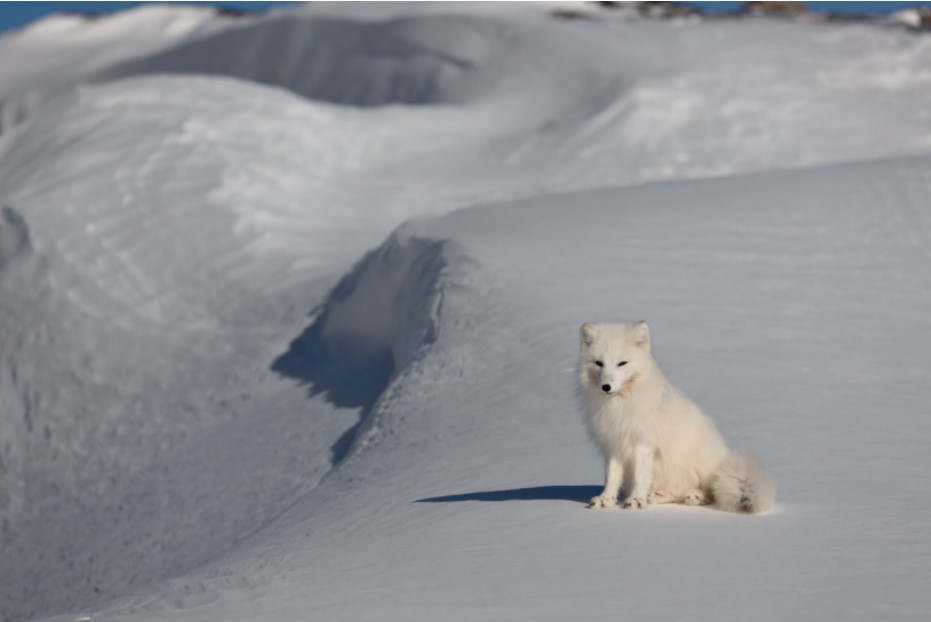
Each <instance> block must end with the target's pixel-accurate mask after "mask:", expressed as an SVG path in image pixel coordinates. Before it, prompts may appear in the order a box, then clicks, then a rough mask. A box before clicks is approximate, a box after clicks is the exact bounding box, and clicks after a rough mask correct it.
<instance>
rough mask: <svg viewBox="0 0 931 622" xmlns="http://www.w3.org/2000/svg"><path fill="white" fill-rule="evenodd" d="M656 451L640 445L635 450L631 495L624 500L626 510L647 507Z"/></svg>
mask: <svg viewBox="0 0 931 622" xmlns="http://www.w3.org/2000/svg"><path fill="white" fill-rule="evenodd" d="M653 454H654V449H653V448H652V447H649V446H647V445H640V446H638V447H637V448H636V449H635V450H634V461H633V467H634V468H633V473H631V476H632V477H631V480H632V483H631V487H630V494H629V495H627V498H626V499H624V506H623V507H624V509H626V510H629V509H640V508H645V507H646V506H647V497H648V496H649V495H650V487H651V486H652V484H653Z"/></svg>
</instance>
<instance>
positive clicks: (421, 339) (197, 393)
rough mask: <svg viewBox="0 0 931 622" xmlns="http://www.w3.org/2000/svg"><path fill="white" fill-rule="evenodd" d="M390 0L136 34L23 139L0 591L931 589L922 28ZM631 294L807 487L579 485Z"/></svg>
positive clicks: (328, 594) (906, 595)
mask: <svg viewBox="0 0 931 622" xmlns="http://www.w3.org/2000/svg"><path fill="white" fill-rule="evenodd" d="M391 9H392V10H395V11H400V14H398V15H393V16H391V17H390V18H389V19H381V18H380V17H379V18H378V19H366V20H362V21H360V20H359V16H358V15H347V14H346V13H353V12H355V11H357V10H358V9H356V8H353V9H352V10H351V11H350V10H349V9H345V10H343V9H340V8H337V9H332V8H330V9H327V11H324V13H325V15H323V16H320V17H316V18H315V17H312V16H310V15H305V14H304V13H303V12H295V13H282V14H279V15H272V16H268V17H266V18H259V19H256V20H249V21H247V22H244V23H241V24H238V25H237V26H236V27H235V29H232V28H226V26H224V27H223V28H220V27H218V26H216V25H215V24H213V23H205V24H204V25H203V28H201V27H198V28H196V29H194V30H192V31H191V33H192V34H190V35H188V34H185V35H184V36H182V37H181V42H180V43H179V44H178V45H177V46H176V47H170V49H166V48H165V47H164V46H162V45H161V44H159V49H161V50H163V51H162V52H158V53H155V54H146V53H142V52H145V50H143V47H144V46H140V48H139V50H141V52H140V54H138V55H135V54H129V52H131V51H132V47H133V46H132V45H131V42H130V38H129V37H128V36H127V38H122V39H120V41H121V42H122V43H121V45H124V47H123V50H124V51H127V54H126V55H125V56H123V57H122V58H128V57H129V56H131V55H133V56H137V59H136V60H135V61H133V62H131V63H129V64H122V63H118V64H116V65H114V64H110V65H109V66H108V67H106V68H102V69H100V71H99V72H98V71H97V69H96V68H95V69H94V73H95V76H94V81H95V83H94V84H92V85H84V86H79V87H76V88H64V87H62V88H61V90H60V91H59V90H56V91H55V92H56V94H55V95H54V96H53V97H52V98H51V99H49V100H48V101H46V102H45V103H44V104H43V105H41V106H40V107H37V108H36V109H35V110H33V111H32V112H31V113H30V114H29V115H28V116H27V117H26V118H25V121H24V122H22V123H20V124H18V125H17V126H16V127H15V128H12V129H11V130H10V131H8V132H6V133H5V134H4V135H3V136H2V138H0V206H3V209H2V212H0V310H2V311H0V343H2V344H3V348H2V350H0V407H2V413H3V426H0V516H2V519H3V520H2V532H0V535H2V540H0V542H2V546H3V551H2V555H0V560H2V561H0V617H2V618H10V619H24V618H32V617H39V616H44V615H49V614H53V613H63V612H70V613H67V614H66V615H65V616H64V617H63V618H62V619H73V618H74V617H75V616H77V615H78V614H84V613H92V614H93V615H94V616H95V617H96V616H104V615H108V616H114V615H119V616H123V617H130V618H140V619H150V618H151V619H155V618H158V619H163V618H164V617H165V616H168V615H170V616H172V617H179V618H181V619H203V620H214V619H217V620H219V619H224V620H226V619H274V618H275V617H283V618H286V619H292V618H293V619H297V618H300V619H305V618H306V616H307V612H308V611H311V612H313V613H314V614H319V615H321V616H322V615H327V616H328V617H334V618H336V619H367V618H384V617H386V616H388V617H393V618H399V619H400V618H404V619H407V618H412V619H419V618H422V617H427V616H430V617H433V616H435V615H438V614H439V613H440V612H448V611H449V610H454V613H455V615H456V616H458V617H460V618H462V619H467V618H468V619H474V618H476V617H478V618H501V617H508V618H520V617H524V616H526V617H529V616H531V615H533V616H534V617H541V616H542V617H551V618H553V619H564V618H566V617H568V616H569V615H570V612H573V613H574V612H578V611H586V612H588V613H590V616H589V617H592V618H601V617H607V616H608V615H612V616H613V615H617V612H618V611H620V610H621V608H622V607H624V606H626V607H628V608H630V609H631V610H632V612H633V613H637V612H641V613H652V614H656V615H657V616H661V617H664V618H666V617H683V616H682V615H681V612H682V611H683V609H682V607H683V606H686V605H689V604H692V606H696V607H712V608H713V610H703V611H701V612H698V613H696V614H695V615H694V616H691V617H696V618H701V617H707V616H708V615H714V616H715V617H728V616H732V617H734V618H735V619H737V618H741V619H746V618H755V617H756V618H761V619H762V618H765V619H782V618H784V617H787V616H788V615H789V614H792V615H795V616H797V617H801V618H807V617H814V616H815V615H818V614H819V613H824V612H829V613H831V612H833V613H836V614H837V615H838V616H839V615H841V614H844V615H845V617H854V615H853V614H856V615H861V616H862V617H863V618H864V619H875V618H877V617H881V618H902V619H905V618H908V617H910V616H911V617H923V616H925V615H926V614H927V611H928V606H927V601H926V600H923V599H922V597H921V591H920V586H921V585H922V584H923V582H924V583H926V582H927V578H928V570H929V556H928V552H929V551H928V542H927V539H926V538H925V537H924V534H923V533H922V529H921V527H920V526H921V524H922V523H923V522H926V521H927V513H928V512H927V510H928V507H927V504H924V503H923V502H922V501H921V499H920V498H919V499H917V500H912V499H911V496H914V495H913V493H912V492H911V490H912V488H913V487H912V486H909V485H908V484H906V482H909V480H910V478H914V477H916V476H917V473H918V472H919V470H922V471H923V470H924V469H925V467H926V466H927V459H926V458H924V457H923V453H922V452H921V448H922V446H923V445H922V443H924V441H926V440H927V437H928V430H927V429H926V427H922V418H921V416H920V414H921V412H922V411H921V409H922V404H923V403H926V398H927V396H926V395H925V392H926V389H925V388H924V387H923V386H922V379H923V378H926V377H927V366H928V364H927V357H926V356H924V355H923V351H924V350H925V349H926V348H925V347H924V346H925V344H924V343H923V339H922V338H916V337H915V335H923V334H924V333H925V332H927V331H926V326H925V324H926V323H927V317H928V313H927V311H928V308H927V305H928V300H927V292H928V287H927V286H928V282H927V277H926V276H924V268H925V266H926V265H927V260H928V258H929V257H928V250H927V249H928V244H927V243H928V237H927V236H928V229H927V213H926V212H927V210H926V209H925V203H926V201H925V199H924V197H926V196H927V190H928V183H929V175H928V173H927V172H926V171H928V170H929V169H928V161H927V156H924V155H915V154H926V153H928V146H929V137H931V126H929V123H928V110H929V106H931V102H929V100H931V84H929V80H931V74H929V73H928V70H927V67H928V66H929V64H928V62H927V61H928V57H929V55H931V50H929V48H928V46H929V45H931V43H929V41H928V39H927V38H926V37H925V38H922V37H915V36H911V35H909V34H907V33H904V32H898V31H888V30H874V29H871V28H869V27H864V26H829V25H812V24H798V23H795V24H789V23H777V22H769V21H763V20H759V21H758V20H754V21H748V22H718V23H714V24H683V23H678V22H674V23H667V22H644V21H634V22H622V23H611V24H608V23H565V22H558V21H555V20H550V19H547V18H545V17H544V15H543V14H542V12H541V11H540V9H539V8H537V7H532V9H526V10H523V9H522V10H521V11H516V10H514V9H511V8H509V9H508V10H507V11H502V12H498V11H497V10H494V11H491V13H489V11H490V9H487V8H482V9H480V10H476V12H474V13H472V12H471V11H469V13H470V14H468V15H455V14H453V15H450V14H448V13H447V10H446V9H443V10H440V11H439V13H440V14H433V13H434V12H435V11H436V9H427V10H425V11H423V12H422V11H421V10H420V9H417V10H413V9H405V10H404V11H401V9H399V8H398V7H391ZM379 10H381V9H379ZM166 11H167V9H166ZM169 12H170V11H169ZM144 21H145V20H143V22H144ZM41 26H42V25H41V24H40V25H39V28H40V30H41ZM27 32H28V31H27ZM349 34H351V35H353V36H351V37H349V36H348V35H349ZM336 35H339V36H336ZM8 41H9V40H7V39H5V38H4V39H0V45H3V44H4V43H5V42H6V43H8ZM92 48H93V46H91V47H90V48H88V49H89V50H91V49H92ZM101 49H103V48H101ZM242 49H246V50H253V51H254V50H265V51H266V52H268V51H269V50H272V51H275V50H277V51H278V52H276V53H277V54H281V55H285V56H286V55H287V54H288V53H292V54H293V55H294V56H292V57H290V58H291V59H292V60H294V62H293V63H291V64H289V63H286V62H281V63H266V62H264V60H265V56H263V55H261V54H260V55H259V56H258V57H259V58H260V59H261V60H263V62H261V63H252V64H250V63H249V62H248V61H249V58H248V57H247V56H244V55H237V52H238V51H239V50H242ZM734 49H740V50H741V51H742V53H741V54H739V55H735V54H733V53H732V50H734ZM300 59H305V60H306V62H302V61H301V60H300ZM320 59H325V60H326V59H329V61H328V62H330V63H336V64H337V65H338V67H339V71H334V72H332V73H327V72H326V71H323V70H324V69H326V67H327V63H322V62H320ZM201 62H203V63H205V64H199V63H201ZM0 65H3V63H2V62H0ZM53 65H54V64H53ZM53 68H54V67H53ZM276 68H278V69H281V70H282V71H280V72H276V71H273V70H274V69H276ZM2 69H3V67H2V66H0V70H2ZM50 71H51V70H50ZM165 72H168V73H175V74H199V73H203V72H206V73H211V74H219V75H214V76H213V77H204V76H200V75H174V76H165V75H160V76H147V77H136V76H137V74H150V73H165ZM321 72H322V73H321ZM53 73H54V72H53ZM49 75H52V74H51V73H50V74H49ZM124 76H125V78H123V77H124ZM117 78H121V79H117ZM54 82H55V81H54V80H53V79H51V78H50V81H49V84H52V83H54ZM258 83H261V84H258ZM59 86H60V85H58V86H56V89H58V87H59ZM53 90H54V89H53ZM49 92H52V91H51V90H50V91H49ZM773 102H785V105H774V104H773ZM347 104H348V105H347ZM399 104H406V105H399ZM411 104H415V105H411ZM838 111H843V114H841V113H839V112H838ZM864 128H869V131H864ZM892 156H897V157H898V159H893V158H892ZM903 156H908V157H903ZM877 158H885V159H884V160H877ZM854 160H865V161H866V162H864V163H861V164H850V165H845V166H834V167H827V168H824V167H822V168H811V167H812V166H813V165H816V164H825V163H831V162H841V161H854ZM799 167H805V170H799V171H795V172H791V171H788V172H783V173H761V174H758V175H753V176H743V177H728V178H722V179H719V180H717V181H692V182H677V181H666V183H660V184H655V185H646V186H637V187H631V188H627V189H613V190H608V189H605V190H591V188H594V187H600V186H610V185H618V184H627V185H629V184H634V183H640V182H644V181H654V182H656V181H663V180H676V179H681V178H696V177H708V176H718V177H722V176H732V175H734V174H736V173H745V172H749V171H760V170H765V169H773V168H799ZM567 190H582V192H580V193H577V194H554V193H555V192H560V191H567ZM516 197H525V198H524V199H523V200H522V201H518V202H516V203H510V204H507V205H495V206H493V207H474V208H471V209H466V210H463V211H459V212H455V213H453V214H451V215H449V216H444V217H441V218H439V219H436V220H423V221H416V222H414V223H411V224H408V225H404V226H402V227H401V228H400V229H398V230H396V231H395V232H394V233H393V234H391V235H390V236H389V238H388V241H386V242H384V243H383V244H382V245H381V246H378V245H379V243H380V242H382V241H383V240H384V239H385V236H388V235H389V233H390V232H391V231H392V230H393V229H395V227H397V225H398V224H399V223H401V222H402V221H404V220H405V219H408V218H411V217H415V216H420V215H424V214H443V213H448V212H450V211H451V210H453V209H455V208H462V207H466V206H473V205H480V204H489V203H491V202H495V201H497V202H500V201H501V200H502V199H504V198H511V199H514V198H516ZM376 246H377V248H376V250H374V251H370V252H368V253H367V251H369V249H372V248H373V247H376ZM554 250H557V252H554ZM366 253H367V254H366ZM360 257H361V259H360ZM354 263H355V267H353V264H354ZM636 317H646V318H647V319H649V320H651V322H652V324H653V327H654V331H655V333H656V342H657V344H658V347H659V354H660V357H661V360H662V361H663V362H664V363H665V364H666V366H667V369H668V371H669V372H670V374H671V375H672V377H673V378H675V379H677V380H679V382H680V383H681V384H682V385H683V387H684V388H686V389H687V390H688V391H689V392H690V393H691V394H692V395H693V396H694V397H696V399H697V400H698V401H699V402H700V403H702V404H703V405H705V406H706V407H707V408H708V409H709V411H711V412H713V413H715V414H716V415H717V416H718V418H719V420H720V421H721V424H722V427H723V429H724V432H725V435H726V436H727V437H728V438H730V439H732V440H733V441H734V444H735V445H736V446H738V447H744V448H747V449H750V450H752V451H754V452H756V453H758V454H759V455H760V456H761V457H762V458H763V459H764V461H765V462H766V463H767V464H769V466H770V467H771V468H772V470H773V471H774V474H775V476H776V479H777V483H778V484H779V485H780V489H781V501H780V503H781V505H780V509H779V511H778V512H777V513H775V514H774V515H771V516H767V517H761V518H759V519H750V520H746V519H739V518H737V517H729V516H725V515H720V514H716V513H713V512H711V511H703V510H685V509H682V508H661V509H656V508H651V509H650V510H649V511H648V512H644V513H643V514H642V515H641V514H637V515H630V514H623V513H620V512H617V513H613V512H612V513H605V514H595V513H590V512H584V511H582V509H581V506H580V505H579V502H580V501H581V500H583V499H584V498H586V497H588V496H591V491H592V490H594V487H595V486H596V485H597V484H599V483H600V482H599V479H600V476H599V474H600V470H601V467H600V465H599V464H598V459H597V456H595V454H594V451H593V450H592V449H591V448H590V447H589V445H588V443H587V441H586V440H585V437H584V433H583V431H582V429H581V425H580V420H579V417H578V413H577V408H576V405H575V404H574V401H573V395H572V393H573V383H574V371H573V370H574V354H575V350H576V344H575V339H576V331H577V326H578V324H580V323H581V322H582V321H585V320H591V319H614V318H627V319H633V318H636ZM698 326H700V327H701V330H700V331H698V330H696V327H698ZM874 330H875V331H876V338H875V339H869V337H870V336H871V335H872V334H873V333H872V331H874ZM864 337H866V338H867V339H864ZM866 344H869V346H868V347H864V346H865V345H866ZM875 412H881V413H883V417H884V419H883V420H882V422H881V423H880V420H878V419H877V420H875V421H874V416H875V415H874V414H873V413H875ZM842 418H843V420H841V419H842ZM535 424H536V425H535ZM844 424H847V425H844ZM837 428H841V430H840V431H838V430H837ZM864 454H866V457H864ZM812 473H814V475H812ZM890 482H891V483H890ZM854 487H856V488H854ZM906 494H908V495H909V499H907V500H906V499H904V496H905V495H906ZM448 497H452V498H448ZM418 501H420V502H419V503H418ZM485 501H493V502H497V503H484V502H485ZM893 513H894V514H893ZM890 515H891V516H894V519H893V525H894V526H893V527H892V528H889V527H887V526H886V522H885V521H886V520H887V519H888V518H889V517H890ZM733 521H737V522H733ZM567 527H568V528H569V529H567ZM574 527H575V528H576V529H573V528H574ZM641 536H642V537H641ZM664 536H666V537H664ZM774 542H775V543H779V546H774V545H773V543H774ZM631 552H633V553H635V554H637V557H638V561H637V562H636V563H633V564H631V563H628V560H630V559H631V558H632V556H631V554H630V553H631ZM699 560H701V561H699ZM670 562H672V563H670ZM751 562H752V563H751ZM622 564H623V567H619V566H620V565H622ZM753 564H758V565H753ZM709 568H711V569H713V571H711V570H709ZM197 569H199V570H197ZM195 570H196V572H193V573H192V571H195ZM609 577H610V579H609ZM659 577H662V578H663V579H662V580H663V581H667V582H669V583H671V584H672V585H674V586H678V588H679V589H674V590H669V591H667V590H663V591H662V592H659V591H658V590H657V589H656V588H655V584H656V583H657V582H658V578H659ZM171 578H174V579H172V580H170V581H167V582H161V583H160V581H162V580H164V579H171ZM769 583H772V584H773V587H772V589H769V588H767V587H766V586H767V585H769ZM730 584H733V585H734V586H735V587H734V589H733V592H730V591H727V590H724V589H723V588H722V587H721V586H723V585H730ZM619 586H624V587H623V588H621V587H619ZM651 586H653V587H651ZM622 589H623V590H630V592H629V594H630V597H628V596H627V592H623V591H619V590H622ZM800 591H801V592H802V595H801V596H800ZM847 591H853V592H855V593H854V594H852V595H848V594H847ZM708 593H715V594H721V597H720V601H718V600H710V599H708V598H704V597H702V598H700V596H702V595H707V594H708ZM127 595H129V596H127ZM634 595H636V596H637V598H639V599H640V601H639V602H638V601H637V600H636V599H635V598H634ZM756 601H761V602H763V603H765V607H757V608H755V609H748V607H750V606H751V605H752V604H753V603H754V602H756ZM696 602H697V603H698V604H697V605H695V604H694V603H696ZM169 610H170V611H171V612H172V613H168V611H169ZM708 611H710V613H709V612H708ZM848 612H849V613H851V615H850V616H846V614H847V613H848ZM685 617H690V616H688V615H686V616H685Z"/></svg>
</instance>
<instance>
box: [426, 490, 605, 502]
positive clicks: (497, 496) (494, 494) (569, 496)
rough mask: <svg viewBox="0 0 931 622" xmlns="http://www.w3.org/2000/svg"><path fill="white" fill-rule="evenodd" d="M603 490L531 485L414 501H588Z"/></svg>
mask: <svg viewBox="0 0 931 622" xmlns="http://www.w3.org/2000/svg"><path fill="white" fill-rule="evenodd" d="M600 492H601V486H531V487H530V488H510V489H507V490H484V491H479V492H465V493H462V494H458V495H446V496H444V497H429V498H427V499H418V500H417V501H415V502H414V503H455V502H457V501H575V502H577V503H588V502H589V500H590V499H591V498H592V497H594V496H595V495H597V494H598V493H600Z"/></svg>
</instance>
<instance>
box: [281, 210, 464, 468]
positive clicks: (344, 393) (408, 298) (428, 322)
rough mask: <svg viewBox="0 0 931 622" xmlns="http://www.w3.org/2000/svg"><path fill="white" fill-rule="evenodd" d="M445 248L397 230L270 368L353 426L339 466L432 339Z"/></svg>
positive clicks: (336, 453) (336, 448)
mask: <svg viewBox="0 0 931 622" xmlns="http://www.w3.org/2000/svg"><path fill="white" fill-rule="evenodd" d="M451 244H452V243H451V242H448V241H440V240H430V239H424V238H420V237H417V236H415V235H410V234H409V233H408V232H407V230H406V229H405V228H404V227H402V228H401V229H399V230H397V231H395V232H394V233H392V234H391V236H389V237H388V239H387V240H386V241H385V242H384V243H383V244H382V245H381V246H379V247H378V248H377V249H375V250H373V251H371V252H369V253H367V254H366V255H365V257H363V258H362V260H361V261H359V263H358V264H356V266H355V267H354V268H353V269H352V270H351V271H350V272H349V273H348V274H347V275H346V276H345V277H343V279H342V280H341V281H340V282H339V283H338V284H337V285H336V286H335V287H334V288H333V290H332V291H331V292H330V294H329V296H328V297H327V299H326V301H325V302H324V303H323V305H321V307H320V308H319V311H318V312H317V313H316V319H315V320H314V322H313V323H312V324H311V325H310V326H309V327H308V328H307V329H306V330H305V331H304V332H303V333H302V334H301V335H300V336H299V337H297V338H296V339H295V340H294V341H293V342H291V344H290V346H289V348H288V351H287V352H285V353H284V354H282V355H281V356H280V357H278V359H276V360H275V362H274V364H273V365H272V369H273V370H275V371H277V372H279V373H281V374H283V375H285V376H287V377H290V378H294V379H297V380H299V381H300V382H302V383H305V384H309V385H310V394H311V395H317V394H321V393H322V394H325V395H326V397H327V399H328V400H329V401H331V402H332V403H333V404H335V405H336V406H338V407H340V408H359V409H360V415H359V421H358V423H357V424H356V425H354V426H353V427H352V428H350V429H349V430H348V431H347V432H346V433H345V434H343V436H342V437H341V438H340V439H339V440H338V441H337V442H336V443H335V444H334V445H333V447H332V449H331V460H332V462H333V464H334V465H335V464H338V463H339V462H340V461H342V460H343V459H344V458H345V457H346V456H347V455H348V454H349V452H350V451H351V450H352V448H353V445H354V442H355V440H356V438H357V436H358V433H359V431H360V429H362V428H363V427H364V426H365V424H366V423H367V422H368V420H369V418H370V415H371V413H372V412H373V411H374V410H375V408H376V406H377V404H378V401H379V399H380V396H381V395H382V394H383V393H384V392H385V390H386V389H387V388H388V387H389V386H390V385H391V383H392V381H393V380H394V379H395V378H397V377H398V375H399V374H400V373H401V372H402V371H403V370H405V369H406V368H407V367H408V366H409V365H410V364H411V363H412V362H413V361H414V360H415V359H416V358H417V357H418V355H419V353H420V352H421V350H422V349H423V348H424V347H425V346H427V345H429V344H430V343H433V342H434V341H435V340H436V338H437V333H438V326H439V315H440V311H441V309H442V306H443V297H444V289H445V286H446V280H447V277H448V271H447V269H446V268H447V265H448V254H449V252H450V246H451Z"/></svg>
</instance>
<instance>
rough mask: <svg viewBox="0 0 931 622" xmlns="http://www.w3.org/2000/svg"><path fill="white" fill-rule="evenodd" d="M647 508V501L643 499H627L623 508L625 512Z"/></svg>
mask: <svg viewBox="0 0 931 622" xmlns="http://www.w3.org/2000/svg"><path fill="white" fill-rule="evenodd" d="M646 506H647V502H646V499H643V498H641V497H627V498H626V499H624V505H623V506H622V507H623V508H624V509H625V510H642V509H643V508H645V507H646Z"/></svg>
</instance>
